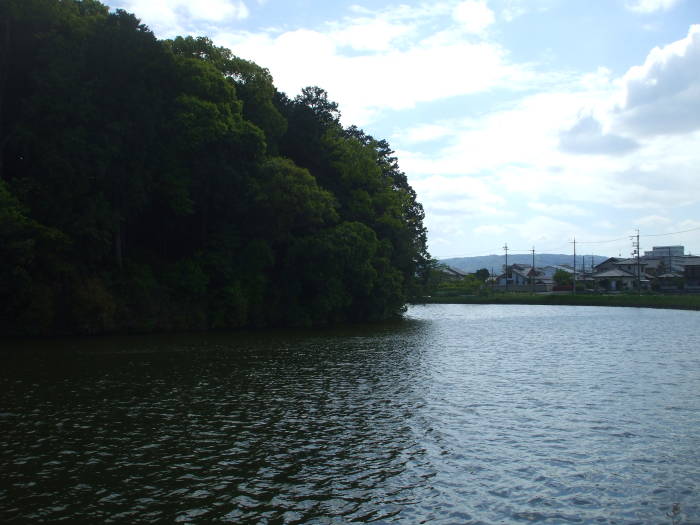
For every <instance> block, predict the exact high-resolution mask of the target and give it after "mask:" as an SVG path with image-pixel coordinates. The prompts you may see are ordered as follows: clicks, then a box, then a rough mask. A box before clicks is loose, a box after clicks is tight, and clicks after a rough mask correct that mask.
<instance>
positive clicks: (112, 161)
mask: <svg viewBox="0 0 700 525" xmlns="http://www.w3.org/2000/svg"><path fill="white" fill-rule="evenodd" d="M0 42H2V46H0V314H1V320H0V333H57V332H61V333H63V332H65V333H69V332H73V333H76V332H77V333H98V332H104V331H110V330H154V329H186V328H192V329H200V328H212V327H213V328H237V327H245V326H269V325H317V324H328V323H333V322H338V321H361V320H373V319H385V318H388V317H391V316H393V315H396V314H397V313H399V312H400V311H401V310H402V308H403V307H404V303H405V302H406V299H407V297H409V296H412V295H415V294H420V293H422V290H425V289H426V285H427V283H428V282H429V281H430V275H431V268H432V267H433V266H432V265H433V261H431V259H430V257H429V255H428V253H427V249H426V234H425V228H424V226H423V218H424V214H423V209H422V207H421V205H420V203H418V202H417V200H416V194H415V192H414V191H413V189H412V188H411V187H410V185H409V184H408V182H407V179H406V176H405V174H403V172H401V171H400V169H399V167H398V162H397V160H396V158H395V157H394V156H393V151H392V150H391V148H390V147H389V145H388V143H387V142H386V141H383V140H376V139H374V138H373V137H371V136H369V135H366V134H365V133H364V132H363V131H362V130H359V129H358V128H355V127H351V128H348V129H343V128H342V126H341V124H340V118H339V117H340V112H339V109H338V105H337V104H336V103H335V102H333V101H331V100H329V98H328V95H327V93H326V92H325V91H324V90H323V89H321V88H319V87H308V88H304V89H303V90H302V92H301V94H300V95H299V96H297V97H296V98H294V99H289V98H288V97H286V96H285V95H284V94H283V93H279V92H278V91H277V90H276V88H275V86H274V83H273V79H272V77H271V75H270V73H269V71H267V70H266V69H264V68H262V67H260V66H258V65H257V64H254V63H253V62H250V61H247V60H244V59H241V58H239V57H237V56H235V55H234V54H233V53H232V52H231V51H230V50H228V49H226V48H223V47H217V46H215V45H214V44H213V43H212V42H211V40H209V39H208V38H204V37H177V38H175V39H173V40H167V41H162V42H159V41H158V40H156V38H155V37H154V35H153V34H152V33H151V32H150V31H149V29H148V28H147V27H145V26H144V25H143V24H141V22H140V21H139V20H138V19H137V18H136V17H134V16H133V15H131V14H129V13H127V12H125V11H122V10H117V11H114V12H110V11H109V10H108V9H107V7H106V6H104V5H102V4H100V3H99V2H97V1H95V0H4V1H3V2H0Z"/></svg>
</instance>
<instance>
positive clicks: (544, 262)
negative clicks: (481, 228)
mask: <svg viewBox="0 0 700 525" xmlns="http://www.w3.org/2000/svg"><path fill="white" fill-rule="evenodd" d="M591 257H592V258H593V264H594V265H595V264H599V263H601V262H603V261H604V260H605V259H607V258H608V257H605V256H603V255H593V256H591V255H577V256H576V268H582V267H583V266H584V264H585V267H586V268H590V267H591ZM440 262H441V263H442V264H446V265H447V266H450V267H451V268H454V269H455V270H460V271H462V272H466V273H473V272H475V271H477V270H479V269H480V268H486V269H487V270H488V271H489V272H490V271H491V269H493V271H494V273H498V272H501V271H502V270H503V265H504V264H505V262H506V258H505V256H504V255H480V256H478V257H452V258H449V259H440ZM508 264H509V265H510V264H528V265H530V264H532V255H530V254H527V253H517V254H513V255H508ZM559 264H567V265H569V266H573V264H574V257H573V255H567V254H563V253H535V266H537V267H542V266H555V265H559Z"/></svg>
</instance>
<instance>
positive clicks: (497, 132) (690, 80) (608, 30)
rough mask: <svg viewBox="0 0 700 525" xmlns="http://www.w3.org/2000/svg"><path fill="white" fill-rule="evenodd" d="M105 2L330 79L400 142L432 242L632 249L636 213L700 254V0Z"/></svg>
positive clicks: (449, 246)
mask: <svg viewBox="0 0 700 525" xmlns="http://www.w3.org/2000/svg"><path fill="white" fill-rule="evenodd" d="M106 3H107V5H109V6H110V7H112V8H123V9H126V10H128V11H130V12H133V13H135V14H136V15H137V16H138V17H139V18H141V20H142V21H143V22H144V23H145V24H147V25H148V26H149V27H150V28H151V29H152V30H153V31H154V32H155V34H156V35H157V36H158V37H159V38H169V37H173V36H175V35H186V34H190V35H206V36H209V37H210V38H211V39H212V40H214V42H216V43H217V44H218V45H223V46H226V47H228V48H230V49H231V50H232V51H233V52H234V53H235V54H237V55H239V56H241V57H243V58H247V59H250V60H253V61H255V62H256V63H258V64H259V65H261V66H264V67H267V68H268V69H269V70H270V72H271V73H272V75H273V77H274V79H275V84H276V86H277V88H278V89H280V90H281V91H284V92H285V93H287V95H289V96H290V97H294V96H295V95H296V94H298V93H299V91H300V90H301V88H302V87H304V86H308V85H318V86H321V87H323V88H324V89H326V90H327V91H328V93H329V96H330V98H331V99H333V100H335V101H337V102H338V103H339V104H340V109H341V112H342V120H343V123H344V124H345V125H350V124H356V125H358V126H360V127H361V128H363V129H364V130H365V131H367V132H368V133H370V134H371V135H373V136H375V137H376V138H385V139H387V140H388V141H389V142H390V143H391V145H392V147H393V148H394V149H395V150H396V151H397V154H398V157H399V163H400V165H401V167H402V169H403V170H404V171H405V172H406V174H407V175H408V178H409V181H410V182H411V184H412V185H413V187H414V188H415V189H416V191H417V193H418V197H419V200H420V201H421V202H422V203H423V205H424V207H425V211H426V226H427V227H428V230H429V244H430V251H431V253H432V254H433V255H434V256H437V257H449V256H466V255H486V254H491V253H500V252H501V251H502V250H501V247H502V246H503V245H504V243H506V242H507V243H508V245H509V246H510V247H511V249H513V250H514V251H516V252H517V251H525V250H529V249H530V248H532V247H533V246H534V248H535V249H536V251H538V252H540V253H543V252H557V253H571V250H572V244H571V242H570V241H572V240H573V238H574V237H575V238H576V239H577V242H579V243H580V244H579V245H578V250H577V251H579V250H580V251H581V253H596V254H601V255H614V256H617V255H619V254H621V255H623V256H626V255H629V254H630V252H631V250H632V246H631V241H630V240H629V236H630V235H632V234H633V233H634V231H635V229H637V228H638V229H639V230H640V233H641V235H642V237H641V249H642V250H645V249H651V247H652V245H657V246H658V245H668V244H683V245H685V246H686V252H688V251H690V252H692V253H694V254H700V1H699V0H586V1H583V0H581V1H575V0H437V1H433V2H422V1H418V0H403V1H400V2H396V3H394V2H390V1H384V0H366V1H362V0H355V1H352V2H345V1H338V2H333V1H328V0H326V1H322V0H284V1H282V0H198V1H196V2H191V1H189V0H108V1H107V2H106ZM673 232H683V233H673ZM667 234H668V235H667Z"/></svg>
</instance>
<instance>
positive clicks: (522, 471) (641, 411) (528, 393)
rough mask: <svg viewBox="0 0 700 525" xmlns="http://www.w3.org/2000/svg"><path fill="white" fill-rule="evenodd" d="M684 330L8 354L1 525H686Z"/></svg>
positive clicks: (546, 314)
mask: <svg viewBox="0 0 700 525" xmlns="http://www.w3.org/2000/svg"><path fill="white" fill-rule="evenodd" d="M699 328H700V312H686V311H670V310H645V309H628V308H596V307H565V306H561V307H550V306H518V305H502V306H495V305H430V306H425V307H420V306H418V307H412V308H411V309H410V310H409V312H408V314H407V316H406V319H405V320H404V321H403V322H398V323H391V324H386V325H380V326H372V327H367V326H364V327H354V328H346V329H341V330H333V331H320V332H276V333H268V334H243V335H241V334H213V335H212V334H208V335H201V334H196V335H181V336H139V337H119V338H97V339H85V340H62V341H60V342H50V341H43V342H37V341H32V342H24V343H20V342H13V343H7V342H4V343H0V344H3V351H2V353H0V356H1V359H2V363H1V364H2V371H1V372H0V394H1V400H2V404H1V405H0V431H1V432H0V473H1V474H2V480H1V481H0V521H1V522H12V521H18V522H38V521H46V522H53V521H57V520H61V519H63V520H67V521H69V522H77V521H82V522H85V521H92V522H102V521H105V522H119V523H128V522H147V521H164V522H173V521H175V522H178V521H179V522H210V521H214V522H216V521H223V522H233V523H346V522H378V523H391V522H400V523H420V522H426V523H529V522H539V523H568V522H572V523H610V524H612V523H617V524H621V523H624V524H632V523H644V524H646V523H667V524H677V523H700V495H699V490H698V489H699V488H700V330H699Z"/></svg>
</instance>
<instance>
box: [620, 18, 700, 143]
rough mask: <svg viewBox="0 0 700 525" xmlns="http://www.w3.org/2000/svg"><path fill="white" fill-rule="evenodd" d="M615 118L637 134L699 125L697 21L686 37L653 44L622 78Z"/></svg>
mask: <svg viewBox="0 0 700 525" xmlns="http://www.w3.org/2000/svg"><path fill="white" fill-rule="evenodd" d="M622 88H623V100H622V103H621V104H620V106H619V107H618V109H617V115H616V117H617V119H618V120H619V122H620V124H621V126H622V127H623V128H624V129H626V130H628V131H629V132H633V133H637V134H640V135H655V134H664V133H685V132H688V131H691V130H695V129H700V25H693V26H691V27H690V29H689V31H688V35H687V37H686V38H684V39H682V40H679V41H677V42H674V43H672V44H669V45H668V46H665V47H663V48H658V47H657V48H654V49H653V50H652V51H651V52H650V53H649V55H648V56H647V58H646V61H645V62H644V64H643V65H641V66H635V67H633V68H631V69H630V70H629V71H628V72H627V73H626V74H625V76H624V77H623V78H622Z"/></svg>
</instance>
